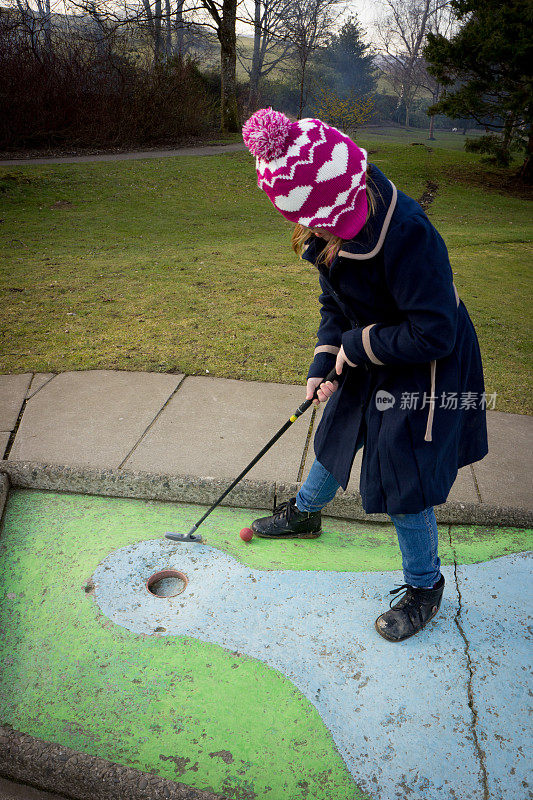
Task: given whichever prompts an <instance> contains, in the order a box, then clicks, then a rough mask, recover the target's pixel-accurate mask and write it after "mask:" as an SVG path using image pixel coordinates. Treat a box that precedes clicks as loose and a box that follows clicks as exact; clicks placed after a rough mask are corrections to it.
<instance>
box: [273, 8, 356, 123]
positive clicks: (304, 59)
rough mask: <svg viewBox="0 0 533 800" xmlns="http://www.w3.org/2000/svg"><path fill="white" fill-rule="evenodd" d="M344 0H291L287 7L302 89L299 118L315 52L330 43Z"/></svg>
mask: <svg viewBox="0 0 533 800" xmlns="http://www.w3.org/2000/svg"><path fill="white" fill-rule="evenodd" d="M339 2H340V0H291V2H290V3H288V4H287V6H286V10H285V20H284V22H285V28H286V41H287V42H288V43H290V44H291V45H292V47H293V50H294V54H295V58H296V63H297V77H298V85H299V89H300V102H299V111H298V118H300V117H301V116H302V113H303V107H304V104H305V86H306V77H307V68H308V66H309V60H310V58H311V56H312V55H313V53H314V52H315V51H316V50H317V49H318V48H319V47H323V46H325V45H326V44H327V41H328V37H329V35H330V33H331V29H332V27H333V25H334V23H335V22H336V21H337V20H338V18H339V17H340V15H341V13H342V11H340V10H339Z"/></svg>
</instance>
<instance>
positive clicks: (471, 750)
mask: <svg viewBox="0 0 533 800" xmlns="http://www.w3.org/2000/svg"><path fill="white" fill-rule="evenodd" d="M528 566H529V565H528V562H527V559H526V558H525V557H524V556H523V555H522V554H520V555H515V556H508V557H504V558H501V559H497V560H495V561H492V562H489V563H487V564H481V565H471V566H464V567H461V568H460V580H459V584H460V588H461V593H462V605H463V611H462V615H461V620H462V623H463V626H464V628H465V629H466V630H467V631H468V633H467V637H468V638H469V640H470V641H471V643H472V644H471V645H470V650H471V652H470V655H471V657H472V648H474V647H475V659H476V661H475V663H476V664H477V665H479V670H480V671H479V673H478V674H476V675H475V678H474V681H475V684H476V687H477V690H476V704H477V707H478V709H479V713H480V726H481V727H480V730H481V735H482V737H483V747H484V749H485V751H486V763H487V765H490V770H491V771H492V770H494V772H495V775H494V776H491V781H492V784H493V785H494V787H495V791H496V789H497V796H504V795H505V797H506V798H508V800H523V797H524V795H523V786H522V785H521V776H522V775H524V779H525V770H526V769H527V768H526V765H525V759H524V758H523V757H522V755H521V753H522V750H524V748H525V746H526V745H527V741H526V740H525V729H524V708H525V706H524V704H523V689H524V683H523V681H524V676H525V673H523V657H524V655H525V653H524V645H523V641H524V635H525V627H524V625H525V623H524V620H525V617H526V606H525V604H526V602H527V598H526V592H525V591H524V590H523V589H522V590H521V591H520V593H519V594H516V595H515V596H514V598H513V604H512V605H509V604H508V603H506V602H505V601H504V599H503V597H504V593H499V595H498V596H499V597H500V600H495V601H494V602H495V603H497V602H501V603H503V606H502V607H500V611H499V612H498V614H496V618H497V620H498V629H499V630H498V634H496V633H495V632H494V634H493V635H492V634H490V632H489V631H488V630H487V628H488V626H489V622H488V621H487V622H486V623H484V624H481V623H480V618H482V617H483V615H484V614H485V607H484V606H483V603H484V601H485V599H486V596H488V597H490V594H491V592H492V593H493V594H496V592H495V591H494V586H495V585H497V586H499V587H503V586H504V585H509V586H511V585H515V586H516V585H520V586H521V587H524V588H525V587H526V586H527V580H526V576H527V575H528V574H529V570H528ZM164 568H175V569H179V570H182V571H183V572H185V573H186V575H187V576H188V578H189V585H188V587H187V589H186V590H185V592H184V593H183V594H181V595H179V596H178V597H174V598H166V599H161V598H155V597H153V596H151V595H150V594H149V592H148V591H147V590H146V588H145V582H146V580H147V578H148V577H150V575H151V574H152V573H154V572H156V571H158V570H160V569H164ZM443 571H444V574H445V577H446V580H447V591H446V593H445V597H444V600H443V604H442V607H441V612H440V614H439V617H437V621H438V628H435V627H434V624H433V623H431V624H430V625H429V626H428V627H427V628H426V629H425V630H424V631H423V632H421V633H420V634H419V635H418V636H417V637H415V638H413V639H410V640H407V641H406V642H403V643H401V644H391V643H389V642H386V641H385V640H383V639H381V638H380V637H379V636H378V635H377V633H376V632H375V630H374V627H373V622H374V619H375V618H376V617H377V616H378V614H379V613H381V612H382V611H383V609H384V608H385V607H386V602H385V599H388V591H389V590H390V589H391V588H392V587H393V586H394V585H395V584H397V583H401V582H403V580H402V576H401V573H399V572H398V573H394V572H387V573H379V572H371V573H365V572H361V573H342V572H341V573H339V572H302V571H268V572H262V571H260V570H250V569H249V568H247V567H245V566H243V565H242V564H240V563H238V562H236V561H235V560H234V559H232V558H231V557H229V556H227V555H226V554H224V553H222V552H220V551H218V550H215V549H214V548H211V547H208V546H206V545H195V544H179V545H173V544H172V543H170V542H167V541H162V540H154V541H145V542H141V543H139V544H136V545H132V546H129V547H126V548H123V549H121V550H118V551H116V552H114V553H112V554H111V555H110V556H109V557H108V558H106V559H105V560H104V561H103V562H102V563H101V564H100V566H99V567H98V568H97V570H96V572H95V573H94V576H93V580H94V582H95V586H96V589H95V599H96V602H97V603H98V605H99V606H100V608H101V610H102V611H103V613H104V614H106V615H107V616H108V617H109V618H110V619H112V620H113V621H114V622H115V623H116V624H118V625H122V626H124V627H126V628H128V629H129V630H131V631H133V632H135V633H138V634H151V633H154V631H155V628H164V629H166V630H165V633H164V635H187V636H194V637H197V638H198V639H201V640H203V641H209V642H214V643H217V644H220V645H222V646H223V647H226V648H228V649H230V650H238V651H240V652H243V653H246V654H247V655H249V656H252V657H254V658H257V659H260V660H261V661H263V662H264V663H266V664H268V665H269V666H271V667H273V668H274V669H278V670H280V671H281V672H283V673H284V674H285V675H287V676H288V677H289V678H290V679H291V680H292V681H293V682H294V684H295V685H296V686H297V687H298V688H299V689H300V691H301V692H302V693H303V694H304V695H305V696H306V697H307V698H308V699H309V700H310V701H311V702H312V703H314V705H315V706H316V708H317V709H318V710H319V712H320V714H321V716H322V719H323V720H324V723H325V724H326V725H327V727H328V728H329V730H330V731H331V733H332V735H333V737H334V739H335V742H336V744H337V747H338V749H339V752H340V753H341V755H342V756H343V758H344V760H345V762H346V764H347V766H348V768H349V769H350V771H351V772H352V774H353V776H354V778H355V779H356V781H357V782H358V784H359V785H360V786H361V787H362V788H364V789H366V790H367V791H368V792H370V793H371V794H372V796H374V797H376V798H383V800H393V799H396V798H398V800H399V799H400V798H401V799H402V800H404V798H406V797H409V798H411V799H412V800H429V799H430V798H431V800H445V799H446V800H452V799H453V800H457V798H461V800H478V798H479V799H481V798H483V788H482V772H481V769H480V756H479V753H478V751H477V749H476V746H475V743H474V740H473V735H472V727H471V725H472V714H471V711H470V709H469V707H468V682H469V679H470V673H469V670H468V666H467V659H466V656H465V642H464V640H463V638H462V636H461V635H460V632H459V629H458V627H457V625H456V624H455V621H454V618H455V615H456V612H457V610H458V595H457V592H456V587H455V581H454V575H453V568H451V567H450V568H444V570H443ZM511 576H512V578H511ZM474 587H475V588H474ZM506 591H511V590H506ZM466 608H468V610H465V609H466ZM493 611H494V609H493ZM490 613H492V612H490V611H489V612H488V613H487V615H486V616H487V617H488V616H490ZM470 629H471V630H470ZM474 643H475V644H474ZM503 658H504V659H505V673H504V674H505V678H502V673H501V672H500V670H499V667H498V665H500V666H501V665H502V659H503ZM491 671H492V672H491ZM489 673H490V675H489ZM509 674H511V675H513V676H515V680H514V685H513V686H509V682H508V679H507V675H509ZM500 737H503V740H504V741H503V740H502V738H500ZM513 770H514V772H513ZM496 773H497V774H496ZM495 796H496V795H495Z"/></svg>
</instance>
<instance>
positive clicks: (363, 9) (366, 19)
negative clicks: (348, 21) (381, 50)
mask: <svg viewBox="0 0 533 800" xmlns="http://www.w3.org/2000/svg"><path fill="white" fill-rule="evenodd" d="M382 8H383V7H382V5H381V3H380V2H379V0H351V2H349V3H347V4H346V10H345V11H344V13H343V17H342V18H343V19H345V18H346V17H349V16H350V14H357V17H358V18H359V22H360V23H361V25H362V26H363V28H364V29H365V31H366V35H365V37H364V38H365V41H367V42H369V43H370V42H371V41H372V38H373V31H372V23H373V22H374V21H375V20H376V18H377V17H378V16H380V14H381V13H383V12H382ZM237 30H238V33H240V34H247V35H251V29H250V28H249V27H246V26H243V25H241V26H239V25H237Z"/></svg>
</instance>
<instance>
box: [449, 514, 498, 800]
mask: <svg viewBox="0 0 533 800" xmlns="http://www.w3.org/2000/svg"><path fill="white" fill-rule="evenodd" d="M448 537H449V540H450V547H451V549H452V551H453V577H454V582H455V591H456V592H457V600H458V604H457V611H456V613H455V617H454V622H455V624H456V625H457V629H458V630H459V633H460V635H461V638H462V639H463V642H464V646H465V659H466V667H467V670H468V682H467V694H468V707H469V709H470V711H471V713H472V724H471V731H472V738H473V740H474V745H475V749H476V754H477V757H478V760H479V769H480V780H481V784H482V787H483V800H490V795H489V787H488V780H487V766H486V763H485V753H484V751H483V750H482V749H481V746H480V744H479V739H478V735H477V721H478V712H477V708H476V704H475V700H474V691H473V688H472V679H473V676H474V669H473V666H472V659H471V657H470V642H469V641H468V638H467V636H466V634H465V632H464V629H463V626H462V624H461V613H462V609H463V602H462V596H461V590H460V588H459V581H458V578H457V553H456V550H455V547H454V546H453V542H452V528H451V526H450V527H449V528H448Z"/></svg>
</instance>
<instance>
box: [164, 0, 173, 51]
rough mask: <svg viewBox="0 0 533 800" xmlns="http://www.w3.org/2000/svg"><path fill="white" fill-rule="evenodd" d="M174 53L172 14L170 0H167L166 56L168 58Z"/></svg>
mask: <svg viewBox="0 0 533 800" xmlns="http://www.w3.org/2000/svg"><path fill="white" fill-rule="evenodd" d="M171 55H172V15H171V11H170V0H165V57H166V58H167V59H168V58H170V57H171Z"/></svg>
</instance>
